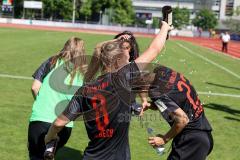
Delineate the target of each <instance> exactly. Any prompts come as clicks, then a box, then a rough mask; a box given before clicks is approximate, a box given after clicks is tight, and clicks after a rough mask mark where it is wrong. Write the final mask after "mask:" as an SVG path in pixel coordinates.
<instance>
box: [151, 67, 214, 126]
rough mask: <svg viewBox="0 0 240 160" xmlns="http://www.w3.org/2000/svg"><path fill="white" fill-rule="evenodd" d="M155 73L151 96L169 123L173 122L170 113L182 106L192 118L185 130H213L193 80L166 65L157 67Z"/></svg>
mask: <svg viewBox="0 0 240 160" xmlns="http://www.w3.org/2000/svg"><path fill="white" fill-rule="evenodd" d="M154 73H155V79H154V81H153V82H152V84H151V85H152V86H154V87H152V88H153V89H150V90H149V96H150V98H151V99H152V101H153V102H154V103H155V104H156V106H158V108H159V109H160V111H161V113H162V115H163V117H164V118H165V119H166V120H167V121H168V123H169V124H170V125H172V124H173V120H172V119H171V117H169V113H170V112H174V110H176V109H178V108H179V107H180V108H181V109H182V110H183V111H184V112H185V113H186V114H187V116H188V118H189V120H190V121H189V123H188V124H187V126H186V127H185V128H184V129H185V130H186V129H197V130H206V131H211V130H212V128H211V126H210V124H209V122H208V120H207V118H206V116H205V114H204V109H203V106H202V104H201V102H200V99H199V97H198V95H197V92H196V90H195V89H194V87H193V85H192V84H191V82H190V81H189V80H188V79H187V78H186V77H184V76H183V75H182V74H180V73H178V72H176V71H174V70H172V69H170V68H167V67H165V66H158V67H156V68H155V69H154ZM156 86H157V87H156Z"/></svg>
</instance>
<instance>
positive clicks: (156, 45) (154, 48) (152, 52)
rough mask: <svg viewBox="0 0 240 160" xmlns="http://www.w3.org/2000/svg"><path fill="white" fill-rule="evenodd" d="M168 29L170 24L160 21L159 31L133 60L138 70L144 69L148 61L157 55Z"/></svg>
mask: <svg viewBox="0 0 240 160" xmlns="http://www.w3.org/2000/svg"><path fill="white" fill-rule="evenodd" d="M169 30H170V26H169V25H168V24H167V23H166V22H164V21H162V27H161V30H160V32H159V33H158V34H157V35H156V37H155V38H154V39H153V41H152V43H151V44H150V46H149V47H148V49H147V50H146V51H144V52H143V53H142V54H141V55H140V56H139V57H138V58H137V59H136V60H135V62H136V64H137V65H138V67H139V69H140V70H142V69H144V68H145V67H146V65H147V64H148V63H150V62H152V61H153V60H154V59H155V58H156V57H157V56H158V54H159V53H160V51H161V50H162V48H163V46H164V44H165V41H166V38H167V34H168V31H169Z"/></svg>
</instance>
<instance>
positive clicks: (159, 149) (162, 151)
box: [147, 127, 165, 155]
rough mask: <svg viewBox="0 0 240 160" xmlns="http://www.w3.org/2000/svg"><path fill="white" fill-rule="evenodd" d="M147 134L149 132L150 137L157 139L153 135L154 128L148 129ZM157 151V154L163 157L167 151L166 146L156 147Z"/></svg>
mask: <svg viewBox="0 0 240 160" xmlns="http://www.w3.org/2000/svg"><path fill="white" fill-rule="evenodd" d="M147 132H148V135H149V136H150V137H155V135H154V134H153V129H152V128H149V127H148V128H147ZM154 148H155V149H156V152H157V154H158V155H163V153H164V150H165V148H164V146H163V145H161V146H159V147H154Z"/></svg>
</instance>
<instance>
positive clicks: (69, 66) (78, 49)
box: [51, 37, 87, 84]
mask: <svg viewBox="0 0 240 160" xmlns="http://www.w3.org/2000/svg"><path fill="white" fill-rule="evenodd" d="M57 60H64V63H65V66H66V67H65V68H66V70H67V71H68V73H69V74H70V75H71V80H70V84H72V82H73V79H74V77H75V75H76V73H77V72H79V73H82V74H85V72H86V68H87V61H86V54H85V48H84V41H83V40H82V39H80V38H77V37H71V38H70V39H69V40H68V41H67V42H66V43H65V44H64V47H63V48H62V50H61V51H60V52H59V53H58V54H57V55H55V56H53V58H52V61H51V66H54V65H55V64H56V62H57Z"/></svg>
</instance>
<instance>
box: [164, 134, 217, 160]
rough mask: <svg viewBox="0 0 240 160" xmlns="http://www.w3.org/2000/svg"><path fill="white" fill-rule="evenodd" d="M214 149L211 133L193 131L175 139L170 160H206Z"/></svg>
mask: <svg viewBox="0 0 240 160" xmlns="http://www.w3.org/2000/svg"><path fill="white" fill-rule="evenodd" d="M212 149H213V138H212V134H211V132H206V131H199V130H193V131H189V132H186V133H181V134H180V135H178V136H176V137H175V138H174V139H173V142H172V151H171V153H170V155H169V156H168V160H205V159H206V158H207V156H208V155H209V154H210V153H211V151H212Z"/></svg>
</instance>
